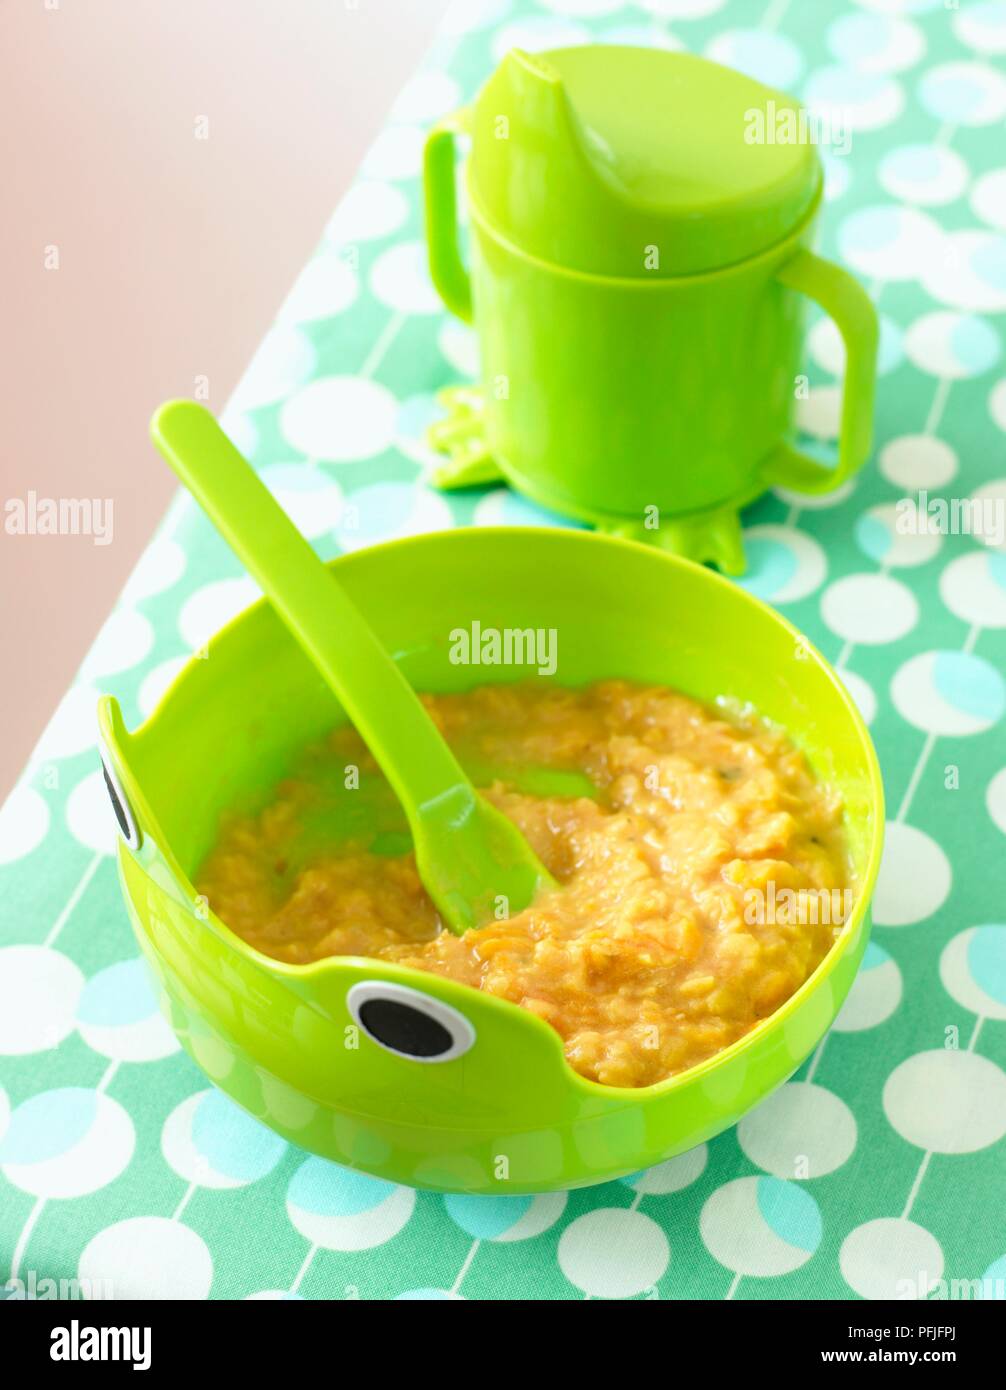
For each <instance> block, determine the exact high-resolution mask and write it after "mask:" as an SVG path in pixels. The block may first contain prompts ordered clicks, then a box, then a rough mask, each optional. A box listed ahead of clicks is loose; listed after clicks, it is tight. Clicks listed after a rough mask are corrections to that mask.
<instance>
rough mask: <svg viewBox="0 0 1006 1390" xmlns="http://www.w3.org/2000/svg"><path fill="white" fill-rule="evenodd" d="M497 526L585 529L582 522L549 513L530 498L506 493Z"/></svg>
mask: <svg viewBox="0 0 1006 1390" xmlns="http://www.w3.org/2000/svg"><path fill="white" fill-rule="evenodd" d="M499 524H500V525H501V526H565V527H568V528H569V529H571V530H574V531H582V530H584V529H585V527H584V523H583V522H582V521H575V520H574V519H573V518H572V517H569V516H561V515H560V514H559V513H558V512H550V511H548V510H547V509H546V508H545V507H539V505H538V503H537V502H532V501H531V499H530V497H523V496H522V495H521V494H520V493H519V492H507V495H506V496H505V497H504V499H503V501H502V503H501V504H500V509H499Z"/></svg>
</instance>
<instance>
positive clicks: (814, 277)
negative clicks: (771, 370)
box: [764, 251, 877, 494]
mask: <svg viewBox="0 0 1006 1390" xmlns="http://www.w3.org/2000/svg"><path fill="white" fill-rule="evenodd" d="M776 276H777V278H778V279H779V281H780V282H781V283H782V284H783V285H786V286H788V288H790V289H793V290H798V291H799V292H800V293H801V294H805V295H807V296H808V298H810V299H813V300H814V301H815V302H816V303H817V304H820V306H821V308H822V309H823V310H824V311H825V313H826V314H828V315H829V316H830V317H831V318H832V319H833V320H834V323H835V325H836V327H837V328H838V331H839V332H840V333H841V335H842V341H843V342H844V343H845V355H846V364H845V384H844V386H843V388H842V422H841V426H840V433H839V441H838V466H837V467H836V468H826V467H825V466H824V465H822V464H820V463H818V462H817V461H816V460H815V459H812V458H810V457H809V455H807V454H803V453H801V452H800V450H799V449H794V448H793V447H792V446H791V445H789V444H782V445H780V447H779V448H778V449H777V450H776V451H775V452H774V453H773V454H772V456H771V458H770V459H769V460H768V463H767V464H766V466H765V474H764V476H765V481H766V483H767V484H768V485H769V486H770V487H785V488H791V489H792V490H793V491H794V492H806V493H810V494H815V493H816V494H820V493H824V492H832V491H834V489H835V488H837V487H841V485H842V484H843V483H844V482H845V481H846V479H848V478H851V477H852V475H853V474H854V473H855V472H856V471H857V470H858V469H859V468H862V466H863V464H864V463H865V462H866V459H867V456H868V455H869V452H870V445H871V443H872V436H873V388H874V384H875V379H876V365H877V313H876V310H875V309H874V307H873V304H872V302H871V300H870V298H869V296H868V295H867V293H866V291H865V290H864V289H863V287H862V285H861V284H860V283H859V281H858V280H856V279H854V277H853V276H851V275H850V274H849V273H848V272H847V271H845V270H842V269H841V267H840V266H837V265H834V264H833V263H832V262H831V261H825V260H822V259H821V257H820V256H815V255H814V253H813V252H812V251H798V252H797V253H796V255H795V256H792V257H791V258H790V259H789V260H788V261H786V263H785V264H784V265H783V266H781V267H780V268H779V270H777V271H776Z"/></svg>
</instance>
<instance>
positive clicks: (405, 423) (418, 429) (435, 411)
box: [396, 395, 444, 440]
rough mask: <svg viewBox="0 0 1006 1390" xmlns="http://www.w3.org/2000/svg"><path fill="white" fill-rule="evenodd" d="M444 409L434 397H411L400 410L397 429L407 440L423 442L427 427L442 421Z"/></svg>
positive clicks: (403, 403)
mask: <svg viewBox="0 0 1006 1390" xmlns="http://www.w3.org/2000/svg"><path fill="white" fill-rule="evenodd" d="M443 413H444V408H443V406H442V405H440V403H439V402H438V401H437V398H436V396H433V395H419V396H410V397H409V399H408V400H407V401H403V402H402V404H401V406H400V407H399V410H398V416H397V419H396V428H397V431H398V433H399V434H400V435H401V436H402V437H403V438H405V439H415V440H421V439H422V437H423V435H424V434H425V433H426V429H427V426H429V425H432V424H433V422H434V420H439V419H442V417H443Z"/></svg>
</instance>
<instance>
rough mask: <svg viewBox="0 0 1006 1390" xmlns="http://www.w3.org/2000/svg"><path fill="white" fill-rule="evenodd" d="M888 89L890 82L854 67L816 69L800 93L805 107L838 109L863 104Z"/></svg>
mask: <svg viewBox="0 0 1006 1390" xmlns="http://www.w3.org/2000/svg"><path fill="white" fill-rule="evenodd" d="M889 86H890V79H889V78H887V77H882V76H880V75H879V74H877V73H872V72H860V71H858V70H857V69H856V68H844V67H830V68H820V69H819V70H818V71H817V72H816V73H814V75H813V76H812V77H811V78H810V80H809V81H808V83H807V86H806V88H805V90H804V99H805V101H806V102H807V104H808V106H819V107H820V106H823V107H842V106H858V105H867V104H868V103H870V102H872V101H875V100H876V99H877V97H879V96H880V95H881V94H882V93H883V92H884V91H886V89H887V88H888V87H889Z"/></svg>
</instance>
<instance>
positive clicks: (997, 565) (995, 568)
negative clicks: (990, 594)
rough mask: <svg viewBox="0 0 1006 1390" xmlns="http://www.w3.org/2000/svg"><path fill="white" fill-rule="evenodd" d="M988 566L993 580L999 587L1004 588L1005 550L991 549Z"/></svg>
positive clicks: (1005, 580)
mask: <svg viewBox="0 0 1006 1390" xmlns="http://www.w3.org/2000/svg"><path fill="white" fill-rule="evenodd" d="M988 566H989V574H990V576H991V577H992V579H993V580H995V582H996V583H997V584H998V585H999V587H1000V589H1006V552H1003V551H1001V550H996V551H993V552H992V554H991V555H989V556H988Z"/></svg>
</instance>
